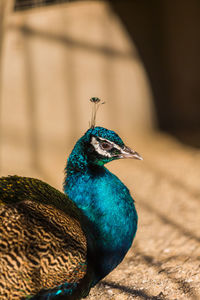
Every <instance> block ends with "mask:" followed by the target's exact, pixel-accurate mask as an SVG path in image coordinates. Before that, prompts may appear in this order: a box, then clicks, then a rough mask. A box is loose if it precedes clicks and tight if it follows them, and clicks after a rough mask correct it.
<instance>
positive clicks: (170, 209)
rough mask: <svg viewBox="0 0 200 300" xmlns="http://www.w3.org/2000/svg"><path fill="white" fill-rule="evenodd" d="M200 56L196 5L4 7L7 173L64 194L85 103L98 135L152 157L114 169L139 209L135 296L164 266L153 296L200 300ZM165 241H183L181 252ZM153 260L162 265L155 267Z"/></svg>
mask: <svg viewBox="0 0 200 300" xmlns="http://www.w3.org/2000/svg"><path fill="white" fill-rule="evenodd" d="M199 53H200V2H199V1H198V0H175V1H167V0H163V1H160V0H152V1H149V0H132V1H128V0H127V1H122V0H121V1H120V0H110V1H95V0H93V1H83V0H82V1H81V0H79V1H78V0H74V1H73V0H71V1H59V0H0V174H1V175H8V174H18V175H25V176H37V177H39V178H41V179H44V180H46V181H48V182H49V183H51V184H53V185H54V186H56V187H58V188H59V189H61V188H62V181H63V170H64V166H65V162H66V158H67V156H68V155H69V153H70V151H71V149H72V147H73V145H74V143H75V142H76V141H77V139H78V138H79V137H80V136H81V135H82V134H83V133H84V132H85V131H86V130H87V129H88V126H89V121H90V117H91V106H90V103H89V99H90V98H91V97H99V98H101V99H102V100H103V101H105V102H106V105H104V106H102V107H101V108H100V110H99V113H98V117H97V125H100V126H104V127H107V128H109V129H113V130H115V131H116V132H118V133H119V135H120V136H121V137H122V138H123V139H124V141H125V143H126V144H128V145H129V146H130V147H132V148H135V149H136V150H137V151H138V152H141V154H142V155H143V156H144V158H145V160H144V162H143V163H141V164H139V163H138V162H135V163H132V162H123V163H122V162H114V163H113V164H112V165H111V166H109V167H110V169H111V170H113V171H114V172H115V173H116V174H118V175H119V176H120V178H122V179H123V180H124V181H125V183H127V185H128V186H129V188H130V189H131V191H132V189H134V191H132V192H133V193H134V195H136V199H138V210H139V212H140V215H141V219H142V221H141V226H140V228H141V229H140V230H141V235H140V231H139V233H138V242H137V243H136V246H135V249H134V255H135V253H137V254H138V257H139V258H138V259H139V260H142V259H143V260H142V263H143V264H146V266H148V268H146V269H145V268H144V266H143V270H142V271H141V270H140V276H138V279H137V280H138V286H141V285H144V283H142V282H143V281H142V280H143V279H142V278H143V276H142V273H141V272H144V270H145V272H146V273H145V278H148V274H147V273H148V272H149V271H148V270H149V268H152V270H154V271H155V272H158V269H159V266H162V265H163V264H164V263H166V261H165V262H163V261H162V259H163V257H162V255H161V254H163V255H164V258H166V256H167V255H168V256H169V258H170V259H169V260H168V261H167V263H168V264H169V261H170V263H171V265H170V268H172V269H173V268H176V271H174V272H175V273H174V274H175V275H170V276H171V277H170V276H165V279H163V278H161V277H162V276H163V275H162V276H161V275H160V276H161V277H158V278H157V277H156V278H157V287H159V286H160V285H161V282H162V283H163V282H164V284H165V286H164V287H163V286H162V287H161V288H160V290H158V291H155V290H152V286H149V287H148V289H149V293H150V294H151V293H153V295H154V296H155V295H159V294H160V293H163V291H165V292H166V293H173V291H174V293H175V294H174V295H175V296H174V295H173V294H170V300H172V299H175V298H173V297H177V299H198V296H197V286H198V284H197V282H198V280H200V279H199V277H198V276H197V275H196V273H195V271H194V270H196V269H195V266H197V261H198V260H199V257H200V253H199V252H198V251H199V250H198V249H199V248H198V247H199V242H200V236H199V225H200V221H199V220H200V218H199V215H200V206H199V199H200V184H199V181H200V150H199V147H200V55H199ZM142 217H144V218H142ZM156 218H157V219H158V220H157V223H156V221H155V220H156ZM159 222H160V223H159ZM152 224H155V225H152ZM153 226H155V228H154V227H153ZM165 227H166V228H168V229H166V228H165ZM157 228H163V231H162V232H163V236H162V234H161V236H156V235H155V232H157ZM169 228H170V229H169ZM166 230H169V231H170V230H171V234H169V232H168V237H174V232H175V233H177V232H178V236H177V237H176V242H177V243H178V244H176V243H175V244H173V243H174V240H173V242H172V241H171V239H170V238H167V239H165V235H166ZM151 234H152V235H151ZM188 240H190V242H191V241H192V242H191V243H192V244H190V242H188ZM147 241H149V243H150V244H148V242H147ZM180 241H181V242H180ZM143 243H144V244H143ZM172 244H173V247H172ZM186 244H187V245H188V247H186V246H185V245H186ZM138 245H140V248H142V245H143V246H144V248H145V249H146V251H147V252H148V255H149V257H150V258H148V259H147V255H146V256H145V255H144V254H141V251H139V250H138V249H139V246H138ZM152 245H153V246H152ZM183 245H184V246H183ZM170 247H171V248H170ZM155 248H156V250H155ZM170 249H173V250H172V252H173V255H172V253H171V252H170V251H171V250H170ZM151 251H152V254H151V255H152V256H150V254H149V253H150V252H151ZM155 251H158V252H157V253H156V252H155ZM181 251H182V252H181ZM197 252H198V253H197ZM191 253H192V255H191ZM154 256H155V257H157V258H158V257H161V261H159V262H158V263H157V264H156V263H155V264H154V263H152V261H153V260H152V257H153V258H154ZM130 257H131V256H130ZM172 257H174V258H173V259H174V260H173V259H172ZM177 257H179V259H178V260H177ZM180 257H181V258H180ZM188 257H190V259H191V263H190V264H189V265H187V264H185V265H184V263H183V261H185V259H186V260H187V258H188ZM192 259H193V260H192ZM187 262H188V261H187ZM177 264H178V266H179V268H180V270H181V272H182V271H183V270H185V271H184V272H185V274H189V273H188V272H191V269H192V270H193V273H192V274H189V275H188V276H189V278H192V280H193V283H194V286H192V284H191V281H190V282H187V281H186V279H185V278H186V277H185V276H186V275H184V276H183V277H181V279H180V280H179V279H177V278H179V277H177V276H179V275H177V274H179V272H178V271H177ZM139 265H141V261H140V263H139ZM183 265H184V267H183ZM155 266H156V267H155ZM167 268H169V265H167ZM184 268H185V269H184ZM161 269H162V270H164V271H162V272H164V273H165V266H164V267H162V268H161ZM173 270H174V269H173ZM178 270H179V269H178ZM189 270H190V271H189ZM154 271H152V272H154ZM137 272H139V269H137ZM177 272H178V273H177ZM116 276H117V275H116ZM149 276H150V275H149ZM173 276H174V277H173ZM195 276H196V277H195ZM151 277H152V274H151V276H150V278H151ZM195 278H196V279H195ZM115 279H116V278H115ZM129 280H130V278H129ZM137 280H136V278H134V284H135V282H136V281H137ZM149 280H151V279H149ZM159 280H160V281H159ZM165 280H166V283H165ZM181 280H182V281H181ZM159 282H160V283H159ZM159 284H160V285H159ZM173 284H174V285H173ZM166 286H168V287H170V288H169V290H168V291H166ZM175 286H176V287H175ZM184 287H185V288H184ZM146 288H147V287H146ZM129 292H130V291H129ZM104 293H105V291H104ZM178 293H180V294H178ZM129 294H130V293H129ZM150 294H148V295H150ZM132 295H134V296H138V297H139V298H138V299H147V298H145V297H146V296H144V295H143V298H141V297H142V294H141V293H140V294H134V293H133V292H132ZM148 295H147V296H148ZM186 295H187V296H186ZM129 296H130V295H129ZM182 296H183V298H181V297H182ZM109 297H110V296H109V294H108V295H107V296H106V298H105V299H109ZM149 297H150V296H149ZM152 297H153V296H152ZM184 297H186V298H184ZM91 299H92V298H91ZM101 299H104V298H103V296H101ZM115 299H117V298H115ZM120 299H121V298H120ZM123 299H126V298H123ZM127 299H129V298H127ZM134 299H135V298H134ZM148 299H161V298H148ZM162 299H163V298H162Z"/></svg>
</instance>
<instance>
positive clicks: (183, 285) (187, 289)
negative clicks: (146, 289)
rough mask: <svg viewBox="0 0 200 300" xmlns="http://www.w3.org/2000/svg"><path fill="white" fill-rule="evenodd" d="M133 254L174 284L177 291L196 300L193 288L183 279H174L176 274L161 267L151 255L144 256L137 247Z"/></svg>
mask: <svg viewBox="0 0 200 300" xmlns="http://www.w3.org/2000/svg"><path fill="white" fill-rule="evenodd" d="M135 249H136V251H135V254H137V255H139V257H140V258H141V259H142V261H143V262H144V263H145V264H147V265H148V266H150V267H153V268H155V269H156V270H157V271H158V273H164V274H165V275H166V276H167V277H168V278H169V279H170V280H172V281H173V282H174V283H176V284H177V285H178V287H179V289H180V290H181V291H182V292H183V293H184V294H185V295H187V296H190V299H192V300H198V297H197V295H196V292H195V290H194V288H193V287H192V286H191V285H190V284H189V283H188V282H186V281H185V279H184V278H176V272H174V271H173V272H172V270H171V268H169V267H167V268H165V267H163V266H162V265H163V262H162V261H159V260H157V259H156V257H153V256H151V255H146V254H144V253H143V252H142V251H141V250H140V249H139V248H138V246H137V247H136V248H135Z"/></svg>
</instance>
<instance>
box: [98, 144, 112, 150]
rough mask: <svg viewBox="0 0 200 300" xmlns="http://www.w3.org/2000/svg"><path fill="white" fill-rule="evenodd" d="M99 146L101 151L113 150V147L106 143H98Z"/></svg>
mask: <svg viewBox="0 0 200 300" xmlns="http://www.w3.org/2000/svg"><path fill="white" fill-rule="evenodd" d="M100 146H101V148H102V149H103V150H111V149H112V148H113V145H112V144H110V143H107V142H102V143H100Z"/></svg>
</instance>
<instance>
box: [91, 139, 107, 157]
mask: <svg viewBox="0 0 200 300" xmlns="http://www.w3.org/2000/svg"><path fill="white" fill-rule="evenodd" d="M101 140H105V139H101ZM106 141H108V140H106ZM108 142H109V143H110V141H108ZM91 144H92V146H93V147H94V148H95V150H96V151H97V152H98V153H99V154H100V155H103V156H106V157H111V154H110V153H109V152H107V151H106V150H103V149H101V147H100V145H99V142H98V141H97V139H96V138H95V137H94V136H93V137H92V140H91Z"/></svg>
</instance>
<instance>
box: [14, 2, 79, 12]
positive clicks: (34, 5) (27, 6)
mask: <svg viewBox="0 0 200 300" xmlns="http://www.w3.org/2000/svg"><path fill="white" fill-rule="evenodd" d="M74 1H78V0H16V1H15V5H14V10H15V11H20V10H25V9H31V8H37V7H42V6H47V5H53V4H61V3H65V2H74ZM79 1H80V0H79Z"/></svg>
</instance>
